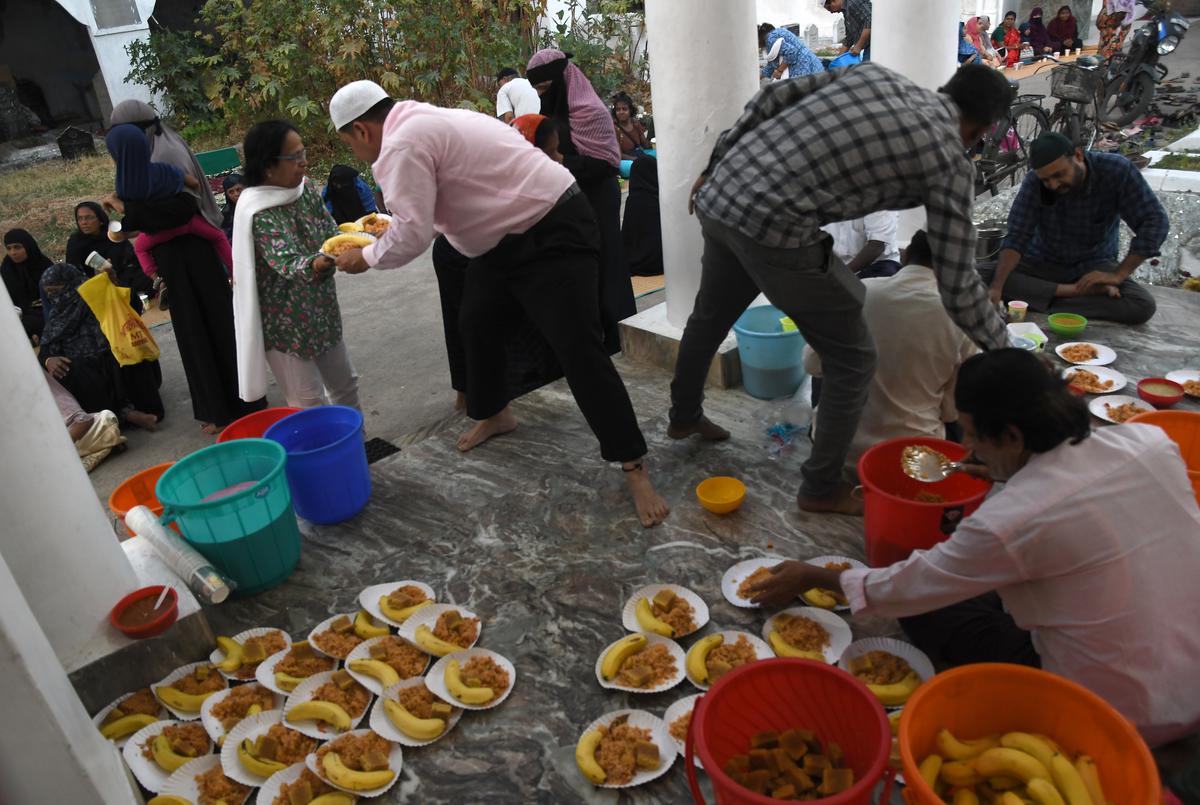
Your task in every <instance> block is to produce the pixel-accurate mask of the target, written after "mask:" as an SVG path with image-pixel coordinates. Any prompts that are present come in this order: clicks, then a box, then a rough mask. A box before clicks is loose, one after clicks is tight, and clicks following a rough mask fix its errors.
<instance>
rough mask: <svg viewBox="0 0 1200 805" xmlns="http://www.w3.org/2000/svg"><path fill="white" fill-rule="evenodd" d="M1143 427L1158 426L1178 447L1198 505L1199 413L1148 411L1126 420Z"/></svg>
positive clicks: (1199, 487) (1199, 485)
mask: <svg viewBox="0 0 1200 805" xmlns="http://www.w3.org/2000/svg"><path fill="white" fill-rule="evenodd" d="M1126 421H1127V422H1140V423H1142V424H1143V425H1158V426H1159V427H1160V428H1162V429H1163V430H1165V431H1166V432H1167V435H1168V436H1170V437H1171V440H1172V441H1174V442H1175V443H1176V444H1177V445H1179V452H1181V453H1183V462H1184V463H1185V464H1187V469H1188V480H1190V481H1191V482H1192V489H1193V491H1195V493H1196V502H1198V503H1200V411H1149V412H1147V413H1145V414H1138V415H1137V416H1135V417H1131V418H1130V419H1128V420H1126Z"/></svg>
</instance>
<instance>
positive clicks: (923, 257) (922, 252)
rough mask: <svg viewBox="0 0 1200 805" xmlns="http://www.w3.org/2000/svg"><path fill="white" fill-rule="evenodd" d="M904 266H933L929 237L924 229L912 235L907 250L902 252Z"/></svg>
mask: <svg viewBox="0 0 1200 805" xmlns="http://www.w3.org/2000/svg"><path fill="white" fill-rule="evenodd" d="M904 264H905V265H908V266H928V267H932V266H933V250H932V249H930V248H929V236H928V235H926V234H925V230H924V229H918V230H917V231H916V232H914V233H913V236H912V240H911V241H909V243H908V248H907V249H905V250H904Z"/></svg>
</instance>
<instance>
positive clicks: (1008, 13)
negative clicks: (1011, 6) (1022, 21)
mask: <svg viewBox="0 0 1200 805" xmlns="http://www.w3.org/2000/svg"><path fill="white" fill-rule="evenodd" d="M1009 17H1012V18H1013V19H1014V20H1015V19H1016V18H1017V12H1015V11H1005V12H1004V17H1003V19H1008V18H1009Z"/></svg>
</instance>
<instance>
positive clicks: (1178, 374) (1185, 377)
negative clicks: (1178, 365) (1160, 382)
mask: <svg viewBox="0 0 1200 805" xmlns="http://www.w3.org/2000/svg"><path fill="white" fill-rule="evenodd" d="M1166 378H1167V380H1172V381H1174V382H1176V383H1178V384H1179V385H1181V386H1182V385H1183V384H1184V383H1187V382H1188V381H1192V382H1195V383H1200V369H1176V370H1175V371H1174V372H1167V374H1166ZM1184 394H1187V392H1186V391H1185V392H1184ZM1188 396H1189V397H1200V394H1188Z"/></svg>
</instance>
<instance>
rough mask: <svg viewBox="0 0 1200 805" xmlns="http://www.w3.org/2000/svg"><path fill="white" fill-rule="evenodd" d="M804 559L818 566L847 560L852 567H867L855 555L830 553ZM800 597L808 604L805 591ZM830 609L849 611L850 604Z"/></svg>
mask: <svg viewBox="0 0 1200 805" xmlns="http://www.w3.org/2000/svg"><path fill="white" fill-rule="evenodd" d="M804 561H805V563H806V564H810V565H814V566H816V567H825V565H827V564H843V563H846V562H849V563H850V567H851V568H865V567H866V565H865V564H863V563H862V562H860V561H858V560H857V559H855V558H853V557H850V556H838V555H837V554H829V555H828V556H814V557H813V558H812V559H805V560H804ZM798 597H799V599H800V600H801V601H804V602H805V604H808V602H807V601H805V599H804V594H803V593H801V594H800V596H798ZM808 606H812V604H808ZM823 608H824V607H817V609H823ZM830 611H831V612H849V611H850V605H849V604H838V605H837V606H836V607H834V608H833V609H832V610H830Z"/></svg>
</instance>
